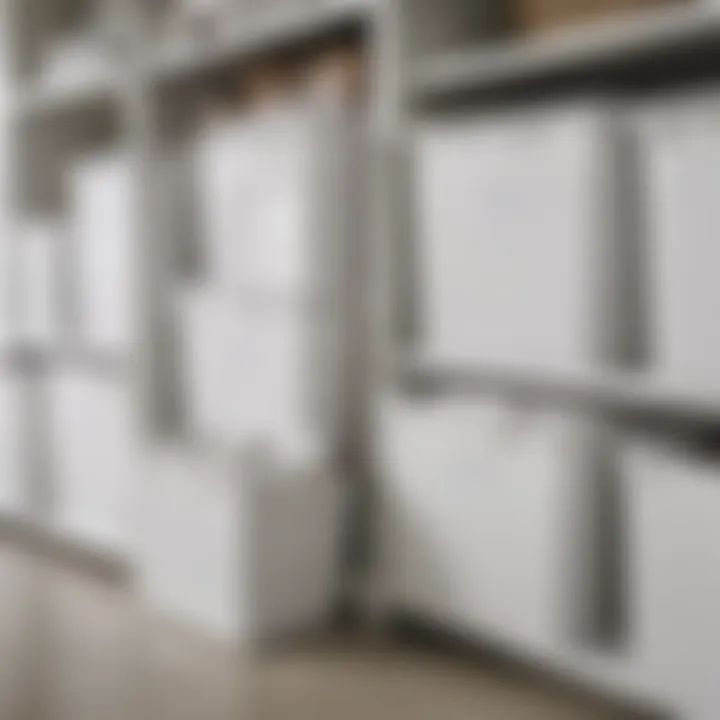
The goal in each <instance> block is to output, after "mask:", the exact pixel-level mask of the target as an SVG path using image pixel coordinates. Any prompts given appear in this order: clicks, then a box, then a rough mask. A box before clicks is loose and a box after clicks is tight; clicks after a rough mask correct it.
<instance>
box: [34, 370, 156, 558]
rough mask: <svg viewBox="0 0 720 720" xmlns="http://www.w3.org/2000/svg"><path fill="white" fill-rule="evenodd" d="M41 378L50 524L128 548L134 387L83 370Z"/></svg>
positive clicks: (135, 457)
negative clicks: (46, 428)
mask: <svg viewBox="0 0 720 720" xmlns="http://www.w3.org/2000/svg"><path fill="white" fill-rule="evenodd" d="M46 382H47V394H48V413H49V420H48V422H49V442H50V465H49V471H50V473H51V482H52V488H53V492H52V495H53V500H54V518H53V522H54V523H55V525H56V527H57V528H58V530H60V531H62V532H64V533H67V534H68V535H69V536H71V537H73V538H75V539H77V540H82V541H85V542H86V543H88V544H90V545H92V546H96V547H98V549H107V550H111V551H121V552H126V551H128V550H130V549H131V541H132V532H133V528H132V517H133V503H134V502H135V498H136V494H137V493H138V491H139V490H140V489H141V486H140V484H139V481H140V477H141V473H142V458H141V445H140V442H141V439H140V427H139V425H138V423H137V417H136V408H135V396H134V391H133V387H132V385H131V384H130V383H127V382H124V381H122V380H119V379H114V378H111V379H108V378H105V377H102V376H98V377H96V376H93V375H92V374H90V373H88V372H87V370H84V369H82V368H81V369H77V370H75V369H60V370H58V371H56V372H55V373H53V374H52V375H51V376H50V377H49V378H48V379H47V381H46Z"/></svg>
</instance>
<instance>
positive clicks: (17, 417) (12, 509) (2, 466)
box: [0, 368, 28, 515]
mask: <svg viewBox="0 0 720 720" xmlns="http://www.w3.org/2000/svg"><path fill="white" fill-rule="evenodd" d="M26 382H27V380H26V379H25V378H23V377H22V376H20V375H17V374H16V373H13V372H12V371H10V370H9V369H7V368H0V514H4V513H7V514H9V515H17V514H19V513H22V512H23V511H24V510H26V509H27V503H26V500H27V497H28V492H27V490H28V488H27V485H26V483H27V480H28V477H27V463H26V462H25V460H26V452H27V451H28V446H27V441H28V433H27V429H28V428H27V427H26V425H27V420H28V418H27V412H28V402H27V392H26Z"/></svg>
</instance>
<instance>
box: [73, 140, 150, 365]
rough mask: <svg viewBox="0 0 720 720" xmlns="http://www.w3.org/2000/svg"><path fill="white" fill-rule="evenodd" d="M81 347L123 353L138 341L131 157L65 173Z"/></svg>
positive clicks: (98, 158)
mask: <svg viewBox="0 0 720 720" xmlns="http://www.w3.org/2000/svg"><path fill="white" fill-rule="evenodd" d="M69 183H70V196H71V215H70V222H71V233H72V241H73V249H74V265H73V270H74V274H73V280H74V292H75V301H76V307H77V323H78V324H77V328H76V333H77V336H78V337H79V339H80V341H81V342H82V343H83V344H85V345H87V346H89V347H96V348H101V349H105V350H114V351H118V352H124V353H128V352H131V351H132V350H133V349H135V347H136V345H137V342H138V340H139V322H140V318H139V316H138V311H139V301H138V294H139V293H140V292H141V287H142V284H141V282H140V281H139V277H138V275H139V273H140V265H139V254H138V253H139V246H138V232H137V228H136V221H135V218H136V217H137V214H138V212H139V205H138V203H137V187H136V186H137V179H136V177H135V173H134V172H133V165H132V157H131V156H129V155H125V154H122V153H115V154H101V155H92V156H90V157H87V158H83V159H82V160H80V161H79V162H78V163H77V165H75V166H73V168H72V169H71V171H70V173H69Z"/></svg>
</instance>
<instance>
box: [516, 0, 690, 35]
mask: <svg viewBox="0 0 720 720" xmlns="http://www.w3.org/2000/svg"><path fill="white" fill-rule="evenodd" d="M687 1H688V0H516V22H517V27H518V30H519V31H520V32H521V33H523V34H530V35H532V34H536V33H543V32H546V31H550V30H555V29H558V28H563V27H567V26H571V25H577V24H582V23H590V22H595V21H599V20H603V19H607V18H609V17H612V16H617V15H622V14H623V13H632V12H637V11H642V10H649V9H652V8H657V7H662V6H669V5H673V4H676V5H677V4H681V3H683V2H687Z"/></svg>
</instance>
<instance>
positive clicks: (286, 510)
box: [141, 448, 341, 642]
mask: <svg viewBox="0 0 720 720" xmlns="http://www.w3.org/2000/svg"><path fill="white" fill-rule="evenodd" d="M142 528H143V532H142V539H141V547H142V566H141V587H142V592H143V595H144V597H145V599H146V601H147V602H148V603H150V604H151V605H152V606H154V607H156V608H157V609H159V610H161V611H164V612H166V613H169V614H171V615H174V616H176V617H177V618H179V619H183V620H185V621H186V622H188V623H191V624H193V625H195V626H197V627H198V628H201V629H204V630H205V631H207V632H208V633H210V634H212V635H214V636H217V637H219V638H222V639H224V640H227V641H230V642H242V641H252V640H259V639H264V638H268V637H270V636H276V635H278V634H282V633H285V632H293V631H300V630H303V629H310V628H314V627H317V626H320V625H321V624H322V623H324V622H327V621H328V619H329V616H330V613H331V611H332V609H333V606H334V601H335V600H336V599H337V593H338V588H339V585H338V582H339V572H338V567H339V566H338V561H339V559H340V553H341V488H340V486H339V484H338V483H337V480H336V479H334V478H332V477H331V476H330V475H329V474H328V473H327V472H326V471H324V470H307V469H305V470H300V469H298V470H292V469H288V468H284V469H283V468H273V467H272V463H270V464H268V462H267V461H263V462H257V461H252V459H250V458H249V457H247V456H246V457H242V456H241V455H240V454H238V453H235V454H229V453H225V452H223V451H220V452H214V451H210V450H207V449H204V450H200V449H194V450H193V449H179V448H178V449H172V448H171V449H166V450H163V451H160V452H158V453H157V455H156V456H155V457H154V458H153V460H152V462H151V472H150V476H149V478H148V479H147V483H146V487H145V492H144V494H143V507H142Z"/></svg>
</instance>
